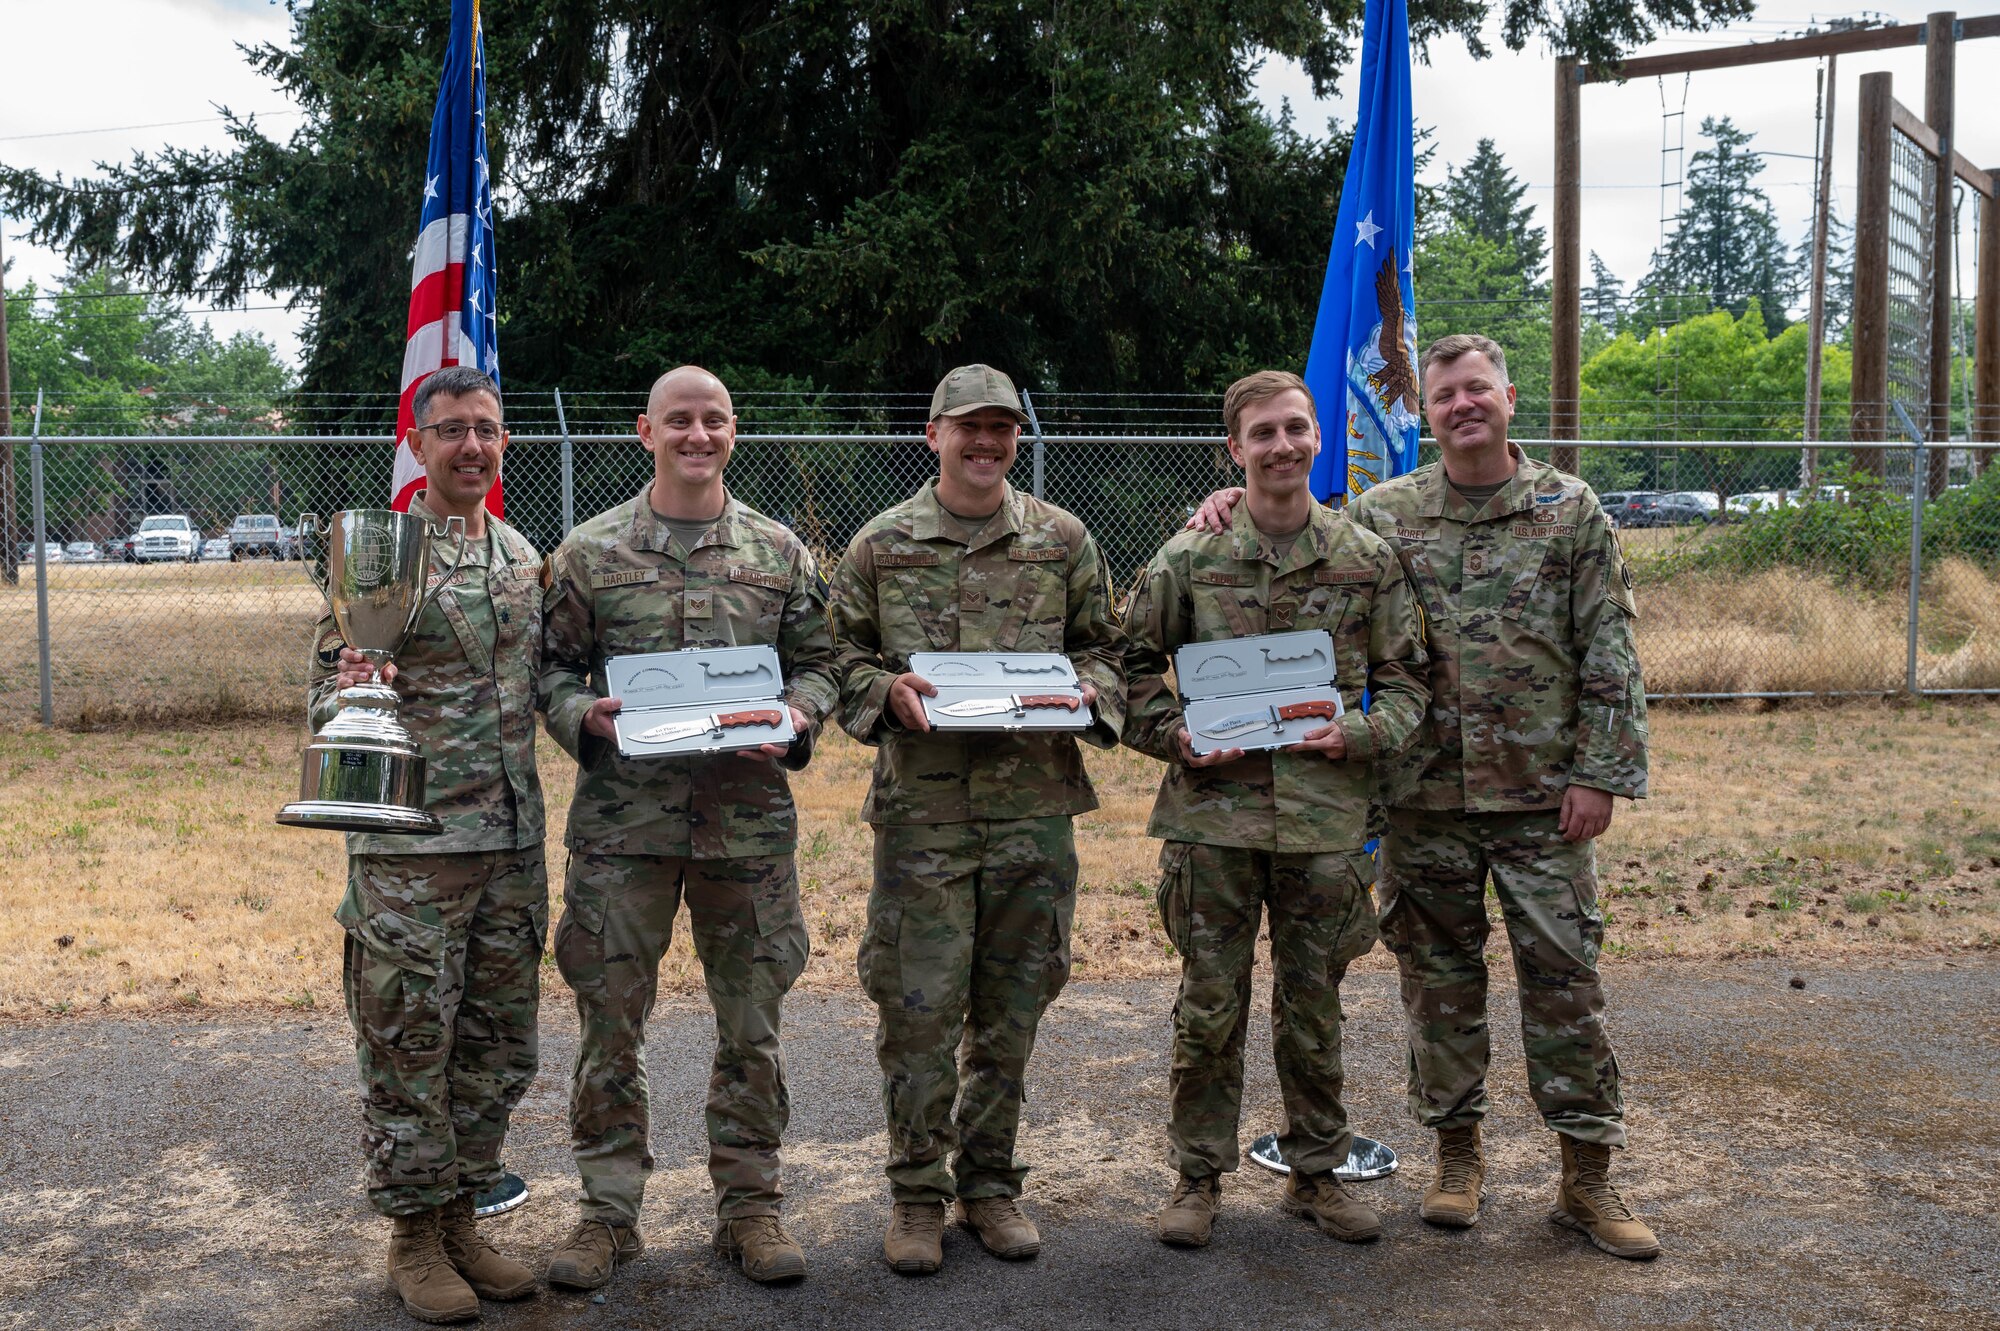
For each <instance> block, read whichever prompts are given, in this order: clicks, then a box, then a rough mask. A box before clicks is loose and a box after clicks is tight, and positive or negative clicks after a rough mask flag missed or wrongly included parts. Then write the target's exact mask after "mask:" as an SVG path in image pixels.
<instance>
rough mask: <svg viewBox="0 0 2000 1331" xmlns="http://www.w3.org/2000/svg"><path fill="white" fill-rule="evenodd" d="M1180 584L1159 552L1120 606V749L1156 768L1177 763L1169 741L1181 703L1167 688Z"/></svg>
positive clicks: (1181, 638)
mask: <svg viewBox="0 0 2000 1331" xmlns="http://www.w3.org/2000/svg"><path fill="white" fill-rule="evenodd" d="M1184 587H1185V584H1184V583H1183V582H1182V580H1181V579H1179V578H1177V577H1175V575H1174V570H1173V568H1172V566H1171V565H1170V564H1169V563H1168V562H1167V554H1166V552H1165V551H1164V550H1163V551H1161V552H1160V553H1159V554H1157V555H1155V556H1153V562H1152V563H1150V564H1148V565H1146V571H1145V572H1144V573H1143V574H1141V575H1140V578H1139V585H1138V586H1137V587H1135V588H1134V589H1133V591H1132V599H1131V601H1130V602H1128V603H1127V604H1126V606H1125V677H1126V679H1127V680H1128V681H1129V682H1130V688H1131V693H1130V701H1129V702H1128V704H1127V706H1126V710H1125V730H1124V734H1123V736H1122V738H1123V739H1124V741H1125V743H1127V744H1128V745H1130V746H1131V747H1133V748H1135V749H1137V750H1138V751H1139V752H1141V753H1143V754H1145V755H1147V756H1148V757H1152V758H1158V759H1160V760H1161V761H1162V762H1169V763H1172V762H1179V761H1180V746H1179V744H1178V743H1177V742H1176V740H1175V738H1174V736H1175V733H1176V732H1177V731H1179V730H1180V728H1181V719H1182V718H1181V713H1182V710H1183V709H1182V707H1181V700H1180V699H1179V698H1177V697H1175V696H1174V691H1173V689H1171V688H1169V687H1168V685H1167V669H1168V667H1170V666H1171V665H1172V664H1173V654H1174V651H1175V649H1177V648H1178V647H1180V645H1181V644H1182V643H1183V642H1185V641H1186V639H1187V632H1188V629H1187V619H1188V616H1187V599H1186V597H1185V596H1183V595H1182V592H1183V590H1184Z"/></svg>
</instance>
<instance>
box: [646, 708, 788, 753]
mask: <svg viewBox="0 0 2000 1331" xmlns="http://www.w3.org/2000/svg"><path fill="white" fill-rule="evenodd" d="M784 723H785V714H784V713H783V712H780V711H776V710H774V709H769V708H761V709H759V710H757V711H751V712H718V713H716V714H715V715H713V716H696V717H690V718H688V719H687V720H685V721H669V722H667V723H666V724H665V725H658V726H654V727H653V728H652V729H651V730H642V731H640V732H639V733H638V734H636V735H634V736H632V742H633V743H634V744H671V743H673V742H674V741H675V740H677V739H688V738H690V737H691V736H694V735H716V736H720V735H721V734H722V732H723V731H725V730H730V729H733V728H735V727H737V726H781V725H783V724H784Z"/></svg>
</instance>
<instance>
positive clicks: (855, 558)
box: [827, 534, 896, 744]
mask: <svg viewBox="0 0 2000 1331" xmlns="http://www.w3.org/2000/svg"><path fill="white" fill-rule="evenodd" d="M827 617H828V619H829V620H830V621H831V623H832V626H833V637H834V641H835V643H837V644H838V650H837V652H836V654H835V657H834V660H835V663H836V666H837V668H838V670H839V676H840V728H841V729H842V730H845V731H846V732H847V733H848V734H850V735H852V736H854V738H856V739H858V740H860V741H861V742H862V743H863V744H874V743H878V742H879V737H878V736H877V735H876V733H875V732H876V728H877V727H878V726H885V725H891V724H893V723H892V722H891V721H890V719H889V716H888V709H889V686H890V685H891V684H893V683H895V682H896V674H895V672H894V671H892V670H888V669H885V668H884V667H883V665H882V621H881V615H880V604H879V602H878V601H877V600H876V589H875V552H874V547H873V546H871V545H869V544H868V542H867V539H866V536H865V534H864V535H860V536H856V537H855V538H854V541H853V543H852V544H851V545H849V546H848V547H847V554H846V555H845V556H844V557H842V559H841V561H840V563H839V565H838V566H837V567H836V568H835V569H834V571H833V584H832V587H831V590H830V591H829V593H828V596H827Z"/></svg>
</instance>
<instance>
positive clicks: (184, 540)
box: [132, 513, 201, 564]
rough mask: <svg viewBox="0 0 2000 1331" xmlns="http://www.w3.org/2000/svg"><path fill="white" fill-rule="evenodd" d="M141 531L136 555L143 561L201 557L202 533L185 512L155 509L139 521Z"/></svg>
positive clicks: (134, 549) (191, 560)
mask: <svg viewBox="0 0 2000 1331" xmlns="http://www.w3.org/2000/svg"><path fill="white" fill-rule="evenodd" d="M138 535H139V543H138V545H137V546H135V547H134V548H133V551H132V557H133V558H134V559H136V560H138V562H140V563H142V564H152V563H158V562H160V561H162V560H168V559H180V560H185V561H187V562H188V563H190V564H192V563H193V562H194V561H195V560H197V559H199V558H201V533H200V532H199V531H197V530H195V525H194V523H193V522H192V521H190V520H189V519H188V516H187V515H186V514H185V513H155V514H153V515H152V516H151V517H149V518H147V519H146V520H145V521H144V522H141V523H140V524H139V533H138Z"/></svg>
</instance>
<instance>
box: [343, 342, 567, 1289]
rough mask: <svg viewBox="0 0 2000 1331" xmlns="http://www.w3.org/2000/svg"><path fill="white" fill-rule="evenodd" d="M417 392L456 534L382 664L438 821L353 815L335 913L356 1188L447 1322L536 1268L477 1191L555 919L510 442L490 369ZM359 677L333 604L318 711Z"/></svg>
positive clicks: (423, 449)
mask: <svg viewBox="0 0 2000 1331" xmlns="http://www.w3.org/2000/svg"><path fill="white" fill-rule="evenodd" d="M412 409H413V412H414V419H415V421H416V422H417V423H416V425H415V427H414V428H413V429H412V430H411V432H410V439H409V443H410V448H411V451H412V452H413V453H414V454H415V455H416V458H417V461H418V462H420V463H421V464H422V465H423V468H424V486H425V488H424V489H422V490H420V491H418V492H417V495H416V497H415V498H414V499H413V500H412V501H411V503H410V512H411V513H412V514H414V515H416V516H417V517H420V518H423V519H425V520H426V521H428V522H430V523H431V524H432V525H433V527H437V528H441V527H442V526H443V524H444V521H445V519H447V518H452V517H458V518H463V519H464V520H465V536H464V540H463V542H460V541H458V540H439V541H435V542H433V544H432V547H431V570H430V577H431V579H432V582H433V585H436V584H437V583H440V582H442V583H443V586H442V587H441V588H439V590H438V591H437V594H436V596H435V598H434V599H433V600H432V601H431V602H430V604H429V605H427V606H426V607H425V608H424V612H423V614H422V615H421V616H420V617H419V618H418V620H417V624H416V627H415V629H414V630H413V631H412V632H411V634H410V637H409V640H408V642H407V643H405V644H404V646H403V648H402V650H401V651H399V652H397V653H396V661H395V664H393V665H391V666H389V667H387V669H386V670H385V671H384V677H385V679H386V680H387V681H388V682H389V683H391V684H393V685H394V687H395V689H396V692H397V694H398V696H399V697H400V699H401V708H400V711H399V713H398V715H399V716H400V717H401V719H402V722H403V724H404V725H405V726H406V727H408V729H409V730H410V732H411V733H412V734H413V735H414V736H415V737H416V739H417V741H418V742H419V743H420V744H421V745H422V747H423V751H424V754H425V757H426V759H427V760H428V774H427V777H426V781H425V805H424V807H425V808H426V809H427V810H428V811H429V812H430V813H432V814H434V815H436V817H437V818H438V819H439V820H440V821H441V822H443V824H444V831H443V833H442V834H440V835H438V836H431V837H421V836H386V835H377V834H365V835H364V834H359V833H350V834H349V835H348V838H347V851H348V878H347V895H346V896H345V897H344V898H343V899H342V901H341V903H340V908H339V910H338V911H336V912H335V917H336V918H337V919H338V920H339V921H340V922H341V924H342V925H343V926H344V927H345V928H346V930H347V942H346V950H345V952H344V954H343V957H342V985H343V988H344V989H345V992H346V996H347V1013H348V1017H349V1019H350V1020H351V1021H352V1022H353V1025H354V1035H355V1052H356V1055H357V1057H358V1059H359V1061H360V1064H361V1079H362V1083H363V1085H364V1086H365V1087H366V1090H367V1094H366V1097H365V1099H364V1100H363V1103H362V1121H363V1123H364V1125H365V1126H364V1129H363V1134H362V1141H363V1144H364V1146H365V1148H366V1150H367V1152H368V1200H369V1202H370V1203H371V1204H372V1205H373V1206H374V1207H375V1209H376V1210H378V1211H380V1212H381V1213H382V1214H384V1215H387V1216H390V1217H391V1218H392V1219H393V1221H394V1237H393V1238H392V1239H391V1243H390V1252H389V1274H390V1278H391V1279H392V1280H393V1281H394V1283H395V1286H396V1289H397V1292H398V1293H399V1294H401V1296H402V1298H403V1303H404V1306H405V1307H406V1308H407V1309H408V1310H409V1311H410V1312H411V1313H412V1314H413V1315H414V1316H416V1317H419V1318H421V1319H423V1320H424V1321H429V1322H448V1321H464V1320H469V1319H471V1318H474V1317H477V1316H478V1315H479V1298H491V1299H514V1298H521V1297H523V1296H525V1295H528V1294H531V1293H533V1292H534V1289H535V1277H534V1273H533V1272H532V1271H530V1270H529V1269H528V1268H527V1267H525V1266H522V1265H521V1264H520V1263H518V1262H515V1261H512V1260H510V1259H508V1258H505V1257H502V1256H501V1255H500V1254H499V1253H498V1252H496V1251H495V1250H494V1249H493V1248H492V1246H491V1245H490V1244H488V1243H487V1242H486V1240H485V1239H484V1238H483V1237H481V1236H480V1234H479V1232H478V1229H477V1227H476V1224H475V1221H474V1218H473V1209H474V1206H473V1199H474V1197H475V1196H476V1195H478V1194H480V1193H482V1192H486V1191H488V1190H489V1189H491V1188H493V1187H494V1186H495V1185H496V1184H497V1183H499V1182H500V1180H501V1173H502V1171H501V1169H500V1163H499V1161H500V1143H501V1139H502V1138H503V1137H504V1136H505V1135H506V1132H507V1123H508V1118H509V1115H510V1114H511V1113H512V1111H513V1109H514V1106H515V1105H516V1104H517V1103H519V1101H520V1099H521V1096H522V1095H523V1094H524V1093H525V1092H526V1091H527V1089H528V1084H529V1083H530V1082H531V1081H533V1080H534V1077H535V1067H536V1061H537V1052H536V1051H537V1045H536V1014H537V1008H538V1005H539V1003H540V998H541V984H540V979H541V970H540V965H541V956H542V939H543V937H544V934H545V932H546V929H547V924H548V886H547V878H546V874H545V872H544V868H543V858H542V835H543V826H542V788H541V782H540V780H539V779H538V777H537V776H536V772H535V689H536V677H537V674H538V673H539V666H540V661H541V648H542V624H541V615H542V588H541V558H540V556H539V555H537V554H536V553H535V549H534V547H533V546H532V545H530V544H529V543H528V541H527V539H526V538H525V537H523V536H522V535H521V534H520V533H519V532H517V531H515V530H514V529H513V528H512V527H509V526H508V525H507V524H506V523H504V522H502V521H500V519H498V518H496V517H494V516H492V515H491V514H489V513H488V512H487V511H486V495H487V492H488V491H490V490H491V489H492V488H493V483H494V481H496V480H498V479H499V476H500V461H501V458H502V456H503V455H504V454H505V452H506V449H507V430H506V427H505V426H504V425H503V424H502V422H501V417H500V393H499V390H498V389H497V388H495V387H494V385H493V381H492V380H490V379H488V378H487V377H486V376H485V375H483V374H481V373H480V372H479V371H478V370H475V369H473V368H471V367H469V366H449V367H447V368H445V369H441V370H438V371H436V372H434V373H433V374H431V375H430V377H428V378H427V379H425V380H424V381H423V383H422V384H421V385H419V386H418V388H417V392H416V396H415V398H414V400H413V403H412ZM461 544H462V546H463V549H462V550H461V549H460V548H459V547H460V546H461ZM461 555H462V557H463V563H462V564H461V565H460V566H459V568H458V571H457V573H455V574H454V573H452V572H451V570H452V567H453V565H454V563H457V562H458V561H459V560H460V558H461ZM447 578H449V581H445V580H446V579H447ZM371 675H372V668H371V667H370V666H369V664H368V662H367V661H366V660H364V659H363V658H362V656H361V654H360V653H358V652H356V651H354V650H353V649H351V648H349V647H347V646H346V645H345V644H344V643H342V641H341V639H340V630H339V628H338V627H337V626H336V625H335V624H334V623H333V617H332V614H331V612H329V613H328V614H327V615H326V616H324V617H322V619H321V620H320V624H319V630H318V636H317V638H316V640H315V650H314V654H313V662H312V670H311V683H310V690H311V704H310V711H311V719H312V724H313V728H314V729H315V730H317V729H319V728H320V727H321V726H322V725H324V724H325V723H326V722H327V721H328V720H330V719H331V718H332V716H333V714H334V712H335V711H337V710H338V708H339V705H340V704H339V700H338V696H337V695H338V694H339V691H340V690H341V689H343V688H347V687H349V686H351V685H355V684H360V683H363V682H364V681H366V680H367V679H369V678H370V677H371ZM475 1296H476V1297H475Z"/></svg>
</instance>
